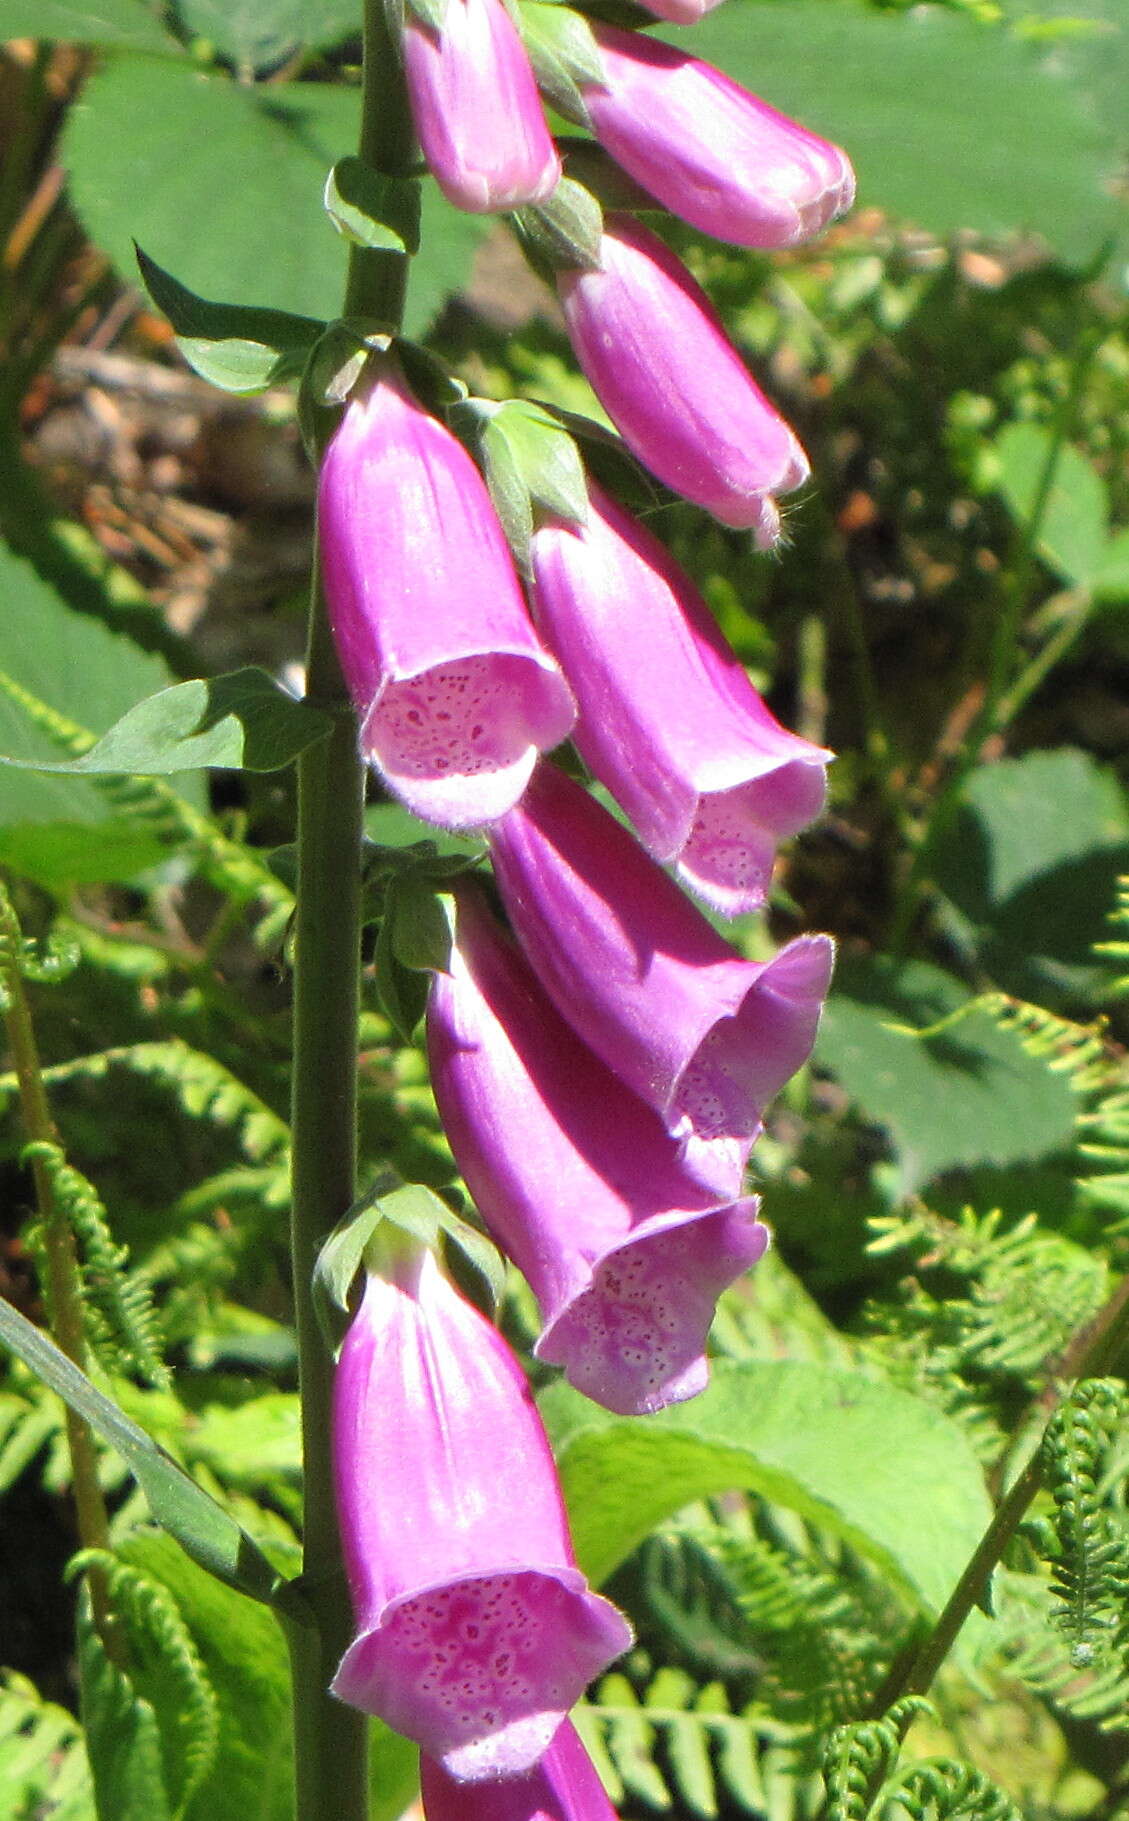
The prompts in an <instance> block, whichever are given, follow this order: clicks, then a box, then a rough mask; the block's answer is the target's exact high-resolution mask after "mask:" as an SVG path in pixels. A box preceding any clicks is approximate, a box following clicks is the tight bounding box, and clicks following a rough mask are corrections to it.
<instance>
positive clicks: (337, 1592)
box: [289, 0, 413, 1821]
mask: <svg viewBox="0 0 1129 1821" xmlns="http://www.w3.org/2000/svg"><path fill="white" fill-rule="evenodd" d="M412 149H413V141H412V133H411V126H410V121H409V117H408V113H407V102H406V98H405V96H404V93H403V84H402V79H401V76H400V71H399V67H398V64H397V62H396V59H395V56H394V53H393V49H392V45H391V43H390V40H389V37H388V31H387V27H386V25H385V21H384V15H383V11H382V8H381V5H380V0H366V7H365V50H364V97H363V110H362V125H361V139H360V154H361V156H362V158H364V159H365V161H366V162H367V163H368V164H370V165H372V166H373V167H374V168H375V169H378V170H382V171H384V172H386V173H389V174H391V175H398V174H400V173H401V172H403V171H404V170H406V169H407V168H408V165H409V162H410V159H411V156H412ZM405 266H406V260H404V259H403V258H402V257H401V256H399V255H396V254H383V253H374V252H371V251H364V250H361V249H354V251H353V254H352V258H351V262H350V271H349V280H348V286H347V294H346V302H345V308H346V312H347V313H348V314H350V315H362V316H374V317H378V318H380V319H381V320H383V321H385V322H388V321H392V322H398V321H399V319H400V314H401V311H402V306H403V296H404V285H405ZM306 694H307V699H308V700H309V701H310V702H312V703H313V704H314V705H315V706H316V707H318V708H320V709H322V710H323V711H324V712H326V713H328V714H329V715H330V716H331V717H332V721H333V731H332V733H331V735H330V737H329V738H328V739H327V740H324V741H322V742H321V744H320V745H317V746H314V747H311V748H310V749H309V751H308V752H306V753H305V754H303V756H302V758H301V759H300V761H299V764H298V909H297V913H296V923H295V965H294V1091H293V1142H294V1163H293V1213H292V1248H293V1271H294V1304H295V1320H296V1326H297V1333H298V1349H299V1370H300V1379H301V1392H302V1445H303V1476H304V1526H303V1528H304V1556H303V1578H304V1586H305V1589H306V1592H307V1596H308V1600H309V1603H310V1606H311V1608H312V1610H313V1615H314V1621H315V1622H314V1624H313V1625H302V1624H298V1623H294V1624H291V1626H290V1629H289V1641H290V1651H291V1670H292V1678H293V1695H294V1718H295V1738H294V1744H295V1782H296V1794H295V1813H296V1816H297V1821H323V1818H324V1817H325V1816H326V1815H327V1814H330V1813H332V1814H333V1816H334V1817H335V1821H363V1818H364V1817H365V1816H366V1815H367V1814H368V1810H369V1791H368V1768H367V1721H366V1719H365V1717H364V1715H363V1714H360V1713H358V1712H357V1711H356V1710H355V1709H354V1708H351V1707H348V1706H346V1705H344V1704H343V1703H342V1702H339V1701H336V1700H334V1699H333V1698H332V1697H331V1696H330V1695H329V1693H328V1683H329V1680H330V1678H331V1676H332V1674H333V1672H334V1670H335V1668H336V1666H337V1663H338V1661H339V1660H340V1658H341V1656H342V1654H343V1652H344V1650H345V1648H346V1646H347V1645H348V1643H349V1640H350V1636H351V1632H352V1615H351V1612H350V1607H349V1598H348V1592H347V1588H346V1585H345V1579H344V1575H343V1572H342V1563H341V1545H340V1539H339V1536H338V1531H337V1517H336V1512H335V1509H334V1501H333V1483H332V1460H331V1453H330V1408H331V1394H332V1381H333V1362H332V1360H331V1358H330V1355H329V1353H328V1350H327V1348H326V1345H325V1341H324V1338H323V1336H322V1333H321V1330H320V1328H319V1325H318V1321H317V1317H316V1313H315V1309H314V1305H313V1297H312V1274H313V1269H314V1264H315V1261H316V1259H317V1255H318V1252H319V1250H320V1248H321V1246H322V1245H323V1243H324V1241H325V1238H326V1236H327V1234H328V1233H329V1232H330V1230H331V1229H332V1228H333V1226H334V1225H335V1224H336V1223H337V1221H338V1220H340V1218H341V1217H342V1215H343V1214H344V1213H345V1212H346V1210H347V1209H348V1208H349V1206H350V1205H351V1203H352V1201H353V1199H354V1195H355V1191H356V1115H357V1088H356V1079H357V1048H358V1037H357V1021H358V1012H359V984H358V983H359V977H360V862H361V834H362V810H363V804H364V768H363V764H362V761H361V757H360V750H359V745H358V737H357V734H358V730H357V719H356V715H355V713H354V711H353V707H352V704H351V702H350V700H349V692H348V690H347V688H346V686H345V682H344V679H343V677H342V675H341V668H340V665H339V663H338V660H337V654H336V651H335V649H334V644H333V639H332V636H331V634H330V630H329V625H328V622H327V619H326V613H325V604H324V600H323V597H322V593H321V589H320V586H319V584H318V581H317V571H316V565H315V581H314V586H313V590H312V596H311V605H310V626H309V640H308V647H307V680H306Z"/></svg>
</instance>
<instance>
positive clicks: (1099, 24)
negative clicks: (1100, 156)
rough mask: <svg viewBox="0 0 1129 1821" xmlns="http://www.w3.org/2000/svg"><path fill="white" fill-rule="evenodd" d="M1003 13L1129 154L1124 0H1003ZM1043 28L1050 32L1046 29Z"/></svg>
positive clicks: (1128, 21) (1128, 18)
mask: <svg viewBox="0 0 1129 1821" xmlns="http://www.w3.org/2000/svg"><path fill="white" fill-rule="evenodd" d="M1006 11H1007V12H1008V13H1009V14H1010V16H1011V18H1012V19H1013V20H1014V21H1015V22H1016V23H1017V24H1018V26H1019V28H1020V30H1021V31H1023V32H1024V34H1025V35H1027V36H1029V37H1030V39H1031V41H1032V44H1033V46H1034V49H1035V50H1036V51H1037V53H1038V55H1039V57H1040V59H1041V60H1042V61H1043V62H1044V63H1046V64H1047V65H1048V66H1050V67H1051V68H1053V70H1054V71H1055V74H1056V75H1057V76H1058V77H1059V78H1060V79H1065V80H1066V81H1068V82H1070V83H1071V84H1072V85H1073V86H1074V87H1076V88H1077V89H1078V90H1079V92H1080V93H1082V94H1084V95H1086V97H1087V98H1088V99H1089V100H1090V102H1091V103H1092V105H1093V107H1094V110H1095V112H1096V113H1097V114H1098V116H1099V118H1100V119H1102V120H1104V122H1105V125H1106V128H1107V130H1108V132H1109V133H1110V136H1111V138H1112V139H1113V142H1114V143H1115V144H1116V145H1117V146H1119V147H1120V149H1121V151H1122V152H1129V115H1127V114H1126V109H1125V96H1126V93H1127V92H1129V12H1127V11H1126V8H1125V0H1006ZM1057 24H1065V25H1066V27H1067V29H1066V30H1065V31H1054V30H1053V27H1054V26H1055V25H1057ZM1047 26H1050V27H1051V28H1052V32H1051V33H1046V27H1047ZM1040 28H1043V29H1042V30H1040ZM1044 34H1045V35H1044Z"/></svg>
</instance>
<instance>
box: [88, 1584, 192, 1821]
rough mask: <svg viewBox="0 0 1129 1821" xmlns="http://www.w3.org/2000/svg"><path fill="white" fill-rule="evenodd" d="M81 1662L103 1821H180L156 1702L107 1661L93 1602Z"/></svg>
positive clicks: (100, 1817) (94, 1768) (90, 1752)
mask: <svg viewBox="0 0 1129 1821" xmlns="http://www.w3.org/2000/svg"><path fill="white" fill-rule="evenodd" d="M78 1663H79V1680H80V1683H81V1688H82V1720H83V1728H84V1731H85V1733H86V1747H87V1751H88V1753H89V1756H90V1762H91V1768H92V1770H93V1773H94V1788H95V1792H96V1799H97V1806H98V1817H99V1821H110V1818H111V1817H113V1821H174V1816H173V1809H172V1805H171V1803H170V1801H169V1793H168V1789H167V1786H166V1782H165V1767H164V1763H163V1761H162V1755H161V1730H160V1726H159V1724H158V1721H157V1716H156V1714H155V1712H154V1711H153V1706H152V1703H151V1702H149V1701H147V1700H146V1699H145V1698H144V1697H143V1696H141V1695H138V1694H137V1693H136V1692H135V1690H134V1687H133V1684H132V1682H131V1681H130V1679H129V1677H128V1676H127V1675H125V1674H124V1673H123V1671H121V1670H120V1669H117V1668H116V1667H115V1666H114V1664H112V1663H111V1662H110V1661H109V1659H108V1658H107V1656H106V1653H105V1650H104V1649H103V1647H102V1641H101V1639H100V1638H99V1636H98V1634H97V1632H96V1631H95V1629H94V1626H93V1625H92V1624H91V1621H90V1614H89V1606H88V1603H87V1602H84V1604H83V1607H82V1609H80V1613H79V1621H78Z"/></svg>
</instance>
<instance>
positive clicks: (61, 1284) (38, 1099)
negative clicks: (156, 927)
mask: <svg viewBox="0 0 1129 1821" xmlns="http://www.w3.org/2000/svg"><path fill="white" fill-rule="evenodd" d="M22 942H23V935H22V932H21V930H20V925H19V921H18V919H17V917H16V913H15V911H14V910H13V908H12V904H11V901H10V899H9V897H8V894H7V892H6V891H5V890H4V888H3V886H2V885H0V973H2V975H3V988H4V998H5V1007H4V1023H5V1025H6V1027H7V1033H8V1044H9V1047H10V1049H11V1052H12V1067H13V1069H14V1071H15V1076H16V1080H17V1082H18V1084H19V1096H20V1116H21V1118H22V1121H23V1128H24V1131H25V1132H26V1134H27V1137H28V1140H29V1142H30V1143H31V1144H33V1145H36V1146H38V1145H57V1144H58V1142H59V1134H58V1132H57V1131H56V1129H55V1122H54V1120H53V1119H52V1117H51V1109H50V1106H49V1105H48V1102H47V1090H46V1088H45V1087H44V1085H43V1074H42V1070H41V1069H40V1066H39V1046H38V1044H37V1043H36V1041H35V1026H34V1024H33V1023H32V1017H31V1007H30V1006H29V1004H28V1000H27V993H26V991H25V988H24V982H23V977H22V975H21V973H20V969H19V963H18V956H19V953H20V948H21V945H22ZM31 1170H32V1177H33V1180H34V1182H35V1200H36V1206H37V1208H38V1210H39V1218H40V1221H41V1223H42V1227H43V1250H44V1253H45V1256H46V1262H47V1283H46V1290H47V1305H48V1309H49V1312H50V1322H51V1331H52V1333H53V1335H54V1338H55V1340H56V1341H57V1342H58V1344H59V1346H60V1347H61V1348H62V1350H63V1352H64V1353H65V1354H66V1355H67V1358H68V1359H72V1360H73V1361H74V1363H75V1365H76V1366H78V1367H80V1368H81V1369H82V1370H84V1371H85V1369H86V1328H85V1324H84V1322H83V1315H82V1283H81V1280H80V1277H79V1269H78V1256H77V1253H76V1251H75V1243H74V1233H73V1232H72V1230H71V1224H70V1221H69V1219H68V1218H67V1214H66V1211H65V1209H63V1208H60V1206H59V1204H58V1200H57V1198H56V1195H55V1190H54V1185H53V1182H52V1178H51V1172H50V1170H49V1169H48V1168H47V1165H46V1163H45V1162H44V1160H43V1157H42V1156H41V1155H39V1154H37V1153H36V1152H35V1151H33V1152H32V1165H31ZM64 1415H65V1418H66V1433H67V1450H68V1453H69V1455H70V1462H71V1487H72V1491H73V1494H74V1504H75V1519H76V1524H77V1529H78V1535H79V1541H80V1542H81V1544H82V1547H83V1548H84V1549H105V1548H106V1546H107V1543H108V1541H109V1526H108V1524H107V1521H106V1504H105V1500H104V1499H103V1497H102V1488H101V1486H100V1485H99V1484H98V1454H97V1451H96V1449H95V1446H94V1437H93V1435H92V1434H91V1432H90V1429H89V1427H88V1426H87V1424H86V1422H85V1420H84V1418H83V1417H81V1416H79V1414H78V1412H77V1411H76V1410H72V1409H71V1407H70V1405H69V1404H66V1405H64ZM88 1579H89V1586H90V1604H91V1609H92V1612H93V1616H94V1623H95V1625H96V1626H97V1628H98V1633H99V1636H100V1637H101V1639H102V1642H103V1644H104V1646H105V1648H106V1651H107V1654H108V1655H110V1656H111V1657H112V1658H114V1659H116V1658H117V1656H118V1646H117V1641H116V1639H115V1637H114V1631H113V1624H112V1618H111V1613H110V1608H109V1603H108V1600H107V1595H106V1582H105V1577H104V1575H103V1574H102V1573H101V1572H100V1571H99V1570H98V1569H92V1570H91V1572H90V1575H89V1577H88Z"/></svg>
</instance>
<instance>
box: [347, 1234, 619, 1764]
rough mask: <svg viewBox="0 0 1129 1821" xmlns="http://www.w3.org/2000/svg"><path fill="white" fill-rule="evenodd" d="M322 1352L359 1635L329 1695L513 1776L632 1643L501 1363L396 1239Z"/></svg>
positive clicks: (451, 1292) (487, 1337) (536, 1427)
mask: <svg viewBox="0 0 1129 1821" xmlns="http://www.w3.org/2000/svg"><path fill="white" fill-rule="evenodd" d="M385 1253H386V1262H385V1265H384V1268H383V1269H381V1270H379V1271H377V1270H371V1271H370V1273H369V1275H368V1279H367V1283H366V1287H365V1292H364V1298H363V1300H362V1302H361V1306H360V1308H359V1309H358V1311H357V1314H356V1316H355V1317H354V1319H353V1322H352V1325H351V1326H350V1329H349V1332H348V1334H347V1335H346V1338H345V1343H344V1346H343V1348H342V1351H341V1358H340V1361H339V1363H338V1366H337V1372H336V1377H335V1381H334V1395H333V1464H334V1483H335V1489H336V1494H337V1510H338V1518H339V1521H340V1526H341V1538H342V1545H343V1549H344V1555H345V1567H346V1571H347V1574H348V1577H349V1587H350V1591H351V1594H352V1599H353V1607H354V1612H355V1615H356V1621H357V1637H356V1640H355V1642H354V1643H353V1644H352V1645H351V1646H350V1648H349V1650H348V1651H347V1652H346V1654H345V1657H344V1658H343V1660H342V1663H341V1666H340V1668H339V1669H338V1671H337V1674H336V1676H335V1678H334V1681H333V1685H332V1687H333V1693H334V1694H336V1695H338V1696H339V1697H340V1699H342V1700H343V1701H349V1702H351V1703H352V1704H353V1706H355V1707H360V1708H362V1709H363V1710H364V1712H366V1713H375V1714H379V1715H380V1716H381V1718H382V1719H384V1720H386V1721H387V1722H388V1724H389V1725H390V1726H392V1727H394V1728H395V1729H396V1731H397V1732H401V1733H403V1734H405V1736H406V1737H408V1738H410V1739H415V1740H417V1741H418V1743H419V1744H420V1745H421V1746H422V1747H423V1749H424V1750H425V1751H426V1752H427V1753H428V1754H429V1755H430V1756H431V1757H433V1758H435V1759H437V1760H438V1762H439V1764H440V1765H441V1766H442V1768H443V1770H444V1771H445V1772H446V1774H447V1775H448V1776H449V1777H453V1778H455V1779H456V1780H459V1781H461V1780H464V1779H465V1780H473V1779H476V1778H479V1777H504V1776H513V1775H516V1774H519V1773H521V1772H524V1771H527V1770H529V1769H530V1768H531V1766H532V1765H534V1764H535V1763H536V1761H537V1759H538V1758H539V1757H540V1756H541V1754H542V1753H543V1752H544V1751H545V1749H546V1747H547V1746H548V1745H549V1743H550V1741H551V1740H552V1738H553V1735H554V1734H555V1732H556V1730H557V1728H558V1726H559V1725H560V1724H561V1721H562V1720H563V1719H564V1717H565V1715H566V1714H567V1713H568V1710H569V1709H570V1708H571V1707H572V1706H573V1704H574V1702H575V1701H576V1700H577V1699H578V1697H579V1695H580V1694H581V1692H582V1690H583V1689H584V1687H585V1685H586V1684H587V1683H588V1682H589V1681H591V1679H592V1677H593V1676H594V1675H596V1674H598V1673H599V1671H600V1670H602V1669H603V1668H605V1667H606V1665H607V1664H608V1663H609V1662H610V1661H611V1659H612V1658H613V1657H616V1656H618V1655H619V1654H620V1652H621V1651H623V1650H624V1649H626V1647H627V1646H628V1645H629V1644H630V1642H631V1631H630V1628H629V1626H628V1625H627V1623H626V1621H625V1620H624V1619H623V1618H622V1616H621V1615H620V1614H619V1613H618V1612H617V1611H616V1609H615V1607H614V1606H612V1605H611V1604H610V1603H609V1602H608V1601H607V1600H604V1599H601V1598H600V1597H599V1596H598V1595H597V1594H594V1593H592V1592H591V1590H590V1589H589V1587H588V1584H587V1582H586V1581H585V1579H584V1576H583V1575H582V1574H581V1572H580V1570H579V1569H578V1568H577V1566H576V1563H575V1559H574V1557H573V1553H572V1546H571V1543H570V1540H569V1534H568V1527H567V1523H566V1520H565V1515H564V1507H563V1505H562V1502H561V1494H560V1488H559V1486H558V1484H557V1478H556V1472H555V1469H554V1466H553V1461H552V1456H551V1455H550V1453H549V1444H548V1441H547V1439H546V1436H545V1432H544V1429H543V1428H542V1426H541V1420H540V1418H539V1416H538V1415H537V1411H536V1408H535V1406H534V1404H533V1400H532V1396H531V1394H530V1391H529V1387H528V1385H527V1383H526V1380H525V1377H524V1374H523V1373H522V1371H521V1368H520V1366H519V1365H518V1363H517V1360H516V1359H515V1358H514V1356H513V1355H512V1353H511V1352H510V1350H509V1348H508V1347H507V1346H506V1344H505V1342H504V1341H503V1339H502V1337H501V1335H500V1334H499V1333H498V1332H497V1330H496V1329H495V1328H493V1327H492V1326H491V1324H490V1323H489V1322H488V1321H487V1320H486V1319H485V1317H484V1316H482V1315H480V1314H479V1313H478V1311H477V1309H475V1308H473V1307H472V1306H471V1304H470V1303H468V1302H466V1301H465V1300H464V1299H463V1298H462V1297H461V1296H460V1295H459V1294H458V1292H457V1291H456V1290H455V1289H454V1288H453V1287H452V1286H451V1285H450V1284H449V1283H448V1282H447V1281H446V1279H445V1278H444V1277H443V1276H442V1274H441V1272H440V1271H439V1268H438V1266H437V1264H436V1262H435V1259H434V1257H433V1255H432V1254H431V1252H430V1251H429V1250H427V1248H426V1247H424V1246H422V1245H419V1244H418V1243H417V1242H415V1241H414V1240H411V1239H409V1238H408V1237H407V1236H404V1235H400V1236H398V1237H397V1238H396V1239H395V1240H391V1241H388V1242H386V1244H385Z"/></svg>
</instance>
